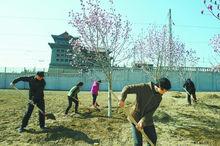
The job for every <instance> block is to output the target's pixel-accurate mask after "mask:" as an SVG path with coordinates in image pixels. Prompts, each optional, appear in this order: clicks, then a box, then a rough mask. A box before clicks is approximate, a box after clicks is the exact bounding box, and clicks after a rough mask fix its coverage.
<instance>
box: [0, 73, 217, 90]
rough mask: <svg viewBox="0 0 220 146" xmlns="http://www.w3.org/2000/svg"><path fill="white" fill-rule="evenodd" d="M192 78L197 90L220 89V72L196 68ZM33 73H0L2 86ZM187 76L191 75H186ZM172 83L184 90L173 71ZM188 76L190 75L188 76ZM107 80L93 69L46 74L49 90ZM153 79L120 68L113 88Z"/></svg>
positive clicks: (21, 84)
mask: <svg viewBox="0 0 220 146" xmlns="http://www.w3.org/2000/svg"><path fill="white" fill-rule="evenodd" d="M190 74H191V79H192V80H193V81H194V83H195V85H196V88H197V91H220V73H219V72H212V71H203V70H195V71H191V72H190ZM30 75H33V74H21V73H0V88H2V89H6V88H10V86H9V84H10V82H11V81H12V80H14V79H15V78H17V77H20V76H30ZM186 76H189V74H188V75H186ZM168 78H169V79H170V80H171V83H172V90H177V91H182V85H183V80H182V79H180V77H179V76H178V75H177V72H172V73H170V74H169V77H168ZM186 78H188V77H186ZM95 79H98V80H99V79H101V80H102V81H104V80H105V75H104V74H103V73H102V72H100V71H93V72H88V73H83V74H48V73H47V74H46V76H45V80H46V89H48V90H69V89H70V88H71V87H72V86H73V85H75V84H76V83H77V82H79V81H82V82H84V87H83V90H85V91H88V90H90V87H91V84H92V82H93V80H95ZM151 80H152V79H151V78H150V77H149V76H147V75H146V73H144V72H143V70H141V69H119V70H115V71H114V72H113V90H117V91H120V90H122V88H123V87H124V86H125V85H128V84H133V83H144V82H148V81H151ZM16 86H17V87H18V88H20V89H27V88H28V84H27V83H24V82H19V83H17V84H16ZM100 87H101V90H107V89H108V83H107V81H104V82H103V83H102V84H101V86H100Z"/></svg>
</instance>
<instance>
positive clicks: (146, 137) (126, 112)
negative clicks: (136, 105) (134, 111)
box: [111, 91, 154, 146]
mask: <svg viewBox="0 0 220 146" xmlns="http://www.w3.org/2000/svg"><path fill="white" fill-rule="evenodd" d="M111 92H112V94H113V96H114V97H115V98H116V99H117V100H118V101H119V100H120V99H119V98H118V97H117V95H116V94H115V93H114V92H113V91H111ZM124 112H125V114H126V115H127V116H128V118H129V120H130V121H131V123H133V124H134V125H135V126H137V121H135V119H134V117H133V116H131V115H130V114H129V112H128V111H126V110H124ZM140 132H141V134H142V135H143V136H144V137H145V139H146V140H147V142H148V143H150V145H151V146H154V144H153V143H152V141H151V140H150V139H149V137H148V136H147V135H146V134H145V132H144V130H143V129H141V130H140Z"/></svg>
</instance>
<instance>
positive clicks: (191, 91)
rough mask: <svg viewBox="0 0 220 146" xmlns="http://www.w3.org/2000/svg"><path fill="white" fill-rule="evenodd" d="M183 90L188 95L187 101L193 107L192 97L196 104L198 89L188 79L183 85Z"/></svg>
mask: <svg viewBox="0 0 220 146" xmlns="http://www.w3.org/2000/svg"><path fill="white" fill-rule="evenodd" d="M183 88H184V90H185V91H186V93H187V101H188V103H189V105H191V96H192V97H193V100H194V102H197V99H196V88H195V85H194V83H193V81H192V80H191V79H187V80H186V81H185V83H184V84H183Z"/></svg>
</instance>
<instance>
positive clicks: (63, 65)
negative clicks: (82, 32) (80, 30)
mask: <svg viewBox="0 0 220 146" xmlns="http://www.w3.org/2000/svg"><path fill="white" fill-rule="evenodd" d="M51 36H52V38H53V40H54V43H48V44H49V46H50V48H51V51H52V53H51V60H50V65H49V71H52V70H64V69H72V66H71V65H70V61H71V57H70V56H68V55H67V50H68V49H71V42H72V41H74V40H77V39H78V38H77V37H73V36H71V35H69V34H68V33H67V32H64V33H62V34H60V35H51Z"/></svg>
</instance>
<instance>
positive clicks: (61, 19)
mask: <svg viewBox="0 0 220 146" xmlns="http://www.w3.org/2000/svg"><path fill="white" fill-rule="evenodd" d="M0 18H3V19H31V20H46V21H47V20H48V21H69V20H68V19H63V18H49V17H23V16H0Z"/></svg>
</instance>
